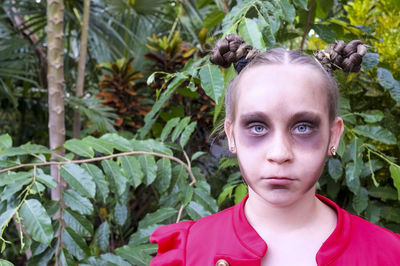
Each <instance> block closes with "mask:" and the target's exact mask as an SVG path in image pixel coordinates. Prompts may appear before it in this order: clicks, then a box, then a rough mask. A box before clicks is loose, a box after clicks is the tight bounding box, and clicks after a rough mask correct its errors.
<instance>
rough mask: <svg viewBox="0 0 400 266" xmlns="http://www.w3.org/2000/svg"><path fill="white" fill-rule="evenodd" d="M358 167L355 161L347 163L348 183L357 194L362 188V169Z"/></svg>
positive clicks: (350, 188)
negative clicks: (355, 165)
mask: <svg viewBox="0 0 400 266" xmlns="http://www.w3.org/2000/svg"><path fill="white" fill-rule="evenodd" d="M357 169H358V168H356V167H354V163H348V164H346V185H347V187H348V188H349V190H350V191H351V192H353V193H354V194H356V195H357V194H358V192H359V190H360V173H361V171H359V170H357Z"/></svg>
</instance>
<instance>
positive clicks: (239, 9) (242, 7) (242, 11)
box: [221, 0, 258, 34]
mask: <svg viewBox="0 0 400 266" xmlns="http://www.w3.org/2000/svg"><path fill="white" fill-rule="evenodd" d="M256 2H258V0H247V1H241V2H239V3H238V4H237V5H236V6H234V7H233V8H232V9H231V10H230V11H229V13H228V14H226V16H225V18H224V20H223V21H222V30H221V32H223V33H224V34H229V33H236V27H235V26H236V25H237V22H238V21H239V20H240V19H241V18H242V17H244V16H245V15H246V13H247V12H248V11H249V10H250V9H251V8H252V7H253V6H254V5H255V3H256Z"/></svg>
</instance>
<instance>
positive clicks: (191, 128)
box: [179, 122, 197, 148]
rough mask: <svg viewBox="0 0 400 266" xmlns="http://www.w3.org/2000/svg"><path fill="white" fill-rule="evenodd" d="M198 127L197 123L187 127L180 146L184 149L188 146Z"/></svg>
mask: <svg viewBox="0 0 400 266" xmlns="http://www.w3.org/2000/svg"><path fill="white" fill-rule="evenodd" d="M196 125H197V122H192V123H190V124H189V125H188V126H187V127H185V130H184V131H183V132H182V135H181V138H180V139H179V144H180V145H181V147H182V148H184V147H185V146H186V143H187V142H188V141H189V138H190V136H191V135H192V133H193V131H194V129H195V128H196Z"/></svg>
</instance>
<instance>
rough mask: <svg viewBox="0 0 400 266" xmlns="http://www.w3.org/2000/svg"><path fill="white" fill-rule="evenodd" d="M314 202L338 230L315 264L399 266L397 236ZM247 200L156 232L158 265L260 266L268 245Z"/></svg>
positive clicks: (328, 241)
mask: <svg viewBox="0 0 400 266" xmlns="http://www.w3.org/2000/svg"><path fill="white" fill-rule="evenodd" d="M317 197H318V198H319V199H320V200H321V201H323V202H324V203H325V204H327V205H328V206H331V207H332V208H334V209H335V210H336V212H337V216H338V220H337V226H336V228H335V230H334V231H333V233H332V234H331V235H330V236H329V238H328V239H327V240H326V241H325V242H324V243H323V245H322V246H321V248H320V249H319V251H318V253H317V255H316V261H317V264H318V265H341V266H343V265H345V266H347V265H352V266H353V265H362V266H367V265H373V266H381V265H382V266H385V265H390V266H394V265H400V235H398V234H395V233H393V232H391V231H389V230H387V229H385V228H382V227H379V226H377V225H375V224H372V223H370V222H368V221H366V220H363V219H361V218H359V217H357V216H354V215H351V214H349V213H348V212H347V211H345V210H343V209H341V208H340V207H339V206H338V205H337V204H335V203H334V202H332V201H331V200H329V199H327V198H325V197H323V196H320V195H317ZM246 199H247V197H246V198H245V199H244V200H243V201H242V202H240V203H239V204H237V205H235V206H233V207H231V208H229V209H226V210H224V211H221V212H218V213H216V214H214V215H210V216H207V217H204V218H202V219H200V220H198V221H185V222H180V223H177V224H171V225H165V226H162V227H159V228H158V229H157V230H155V231H154V233H153V234H152V235H151V236H150V241H151V242H152V243H157V244H158V253H157V256H156V257H155V258H154V259H153V260H152V261H151V264H150V265H152V266H156V265H163V266H166V265H174V266H178V265H190V266H196V265H199V266H206V265H216V262H217V261H218V260H220V259H224V260H226V261H227V262H228V263H229V265H230V266H235V265H238V266H239V265H240V266H246V265H252V266H253V265H260V263H261V259H262V258H263V257H264V256H265V254H266V252H267V244H266V243H265V242H264V240H263V239H262V238H261V237H260V236H259V235H258V234H257V232H256V231H255V230H254V229H253V227H252V226H251V225H250V224H249V222H248V221H247V219H246V216H245V214H244V204H245V202H246Z"/></svg>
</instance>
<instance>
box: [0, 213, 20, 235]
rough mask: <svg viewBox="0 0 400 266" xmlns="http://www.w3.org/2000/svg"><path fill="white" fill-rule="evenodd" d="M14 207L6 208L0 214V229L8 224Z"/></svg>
mask: <svg viewBox="0 0 400 266" xmlns="http://www.w3.org/2000/svg"><path fill="white" fill-rule="evenodd" d="M15 209H16V208H9V209H8V210H6V211H4V212H3V213H1V214H0V231H1V230H3V227H4V226H6V225H8V222H9V221H10V220H11V219H12V216H14V214H15V213H14V211H15Z"/></svg>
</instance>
